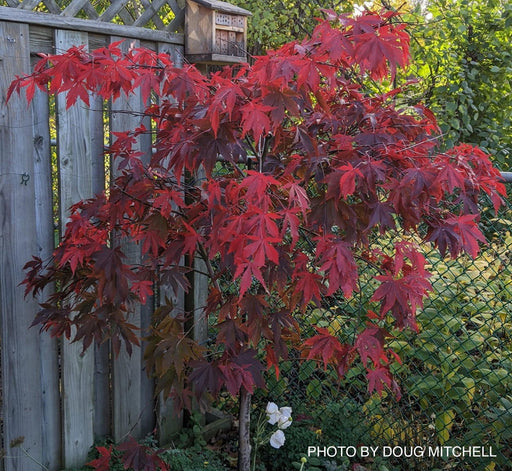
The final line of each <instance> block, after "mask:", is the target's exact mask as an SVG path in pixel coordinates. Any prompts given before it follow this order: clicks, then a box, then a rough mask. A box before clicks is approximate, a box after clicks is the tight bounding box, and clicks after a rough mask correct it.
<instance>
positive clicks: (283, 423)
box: [277, 407, 292, 430]
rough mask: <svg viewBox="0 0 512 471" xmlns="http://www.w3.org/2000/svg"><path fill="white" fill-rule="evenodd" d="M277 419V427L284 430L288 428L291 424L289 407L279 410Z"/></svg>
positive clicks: (290, 409)
mask: <svg viewBox="0 0 512 471" xmlns="http://www.w3.org/2000/svg"><path fill="white" fill-rule="evenodd" d="M279 414H280V415H279V418H278V420H277V426H278V427H279V428H280V429H281V430H284V429H285V428H288V427H289V426H290V425H291V424H292V408H291V407H281V408H280V409H279Z"/></svg>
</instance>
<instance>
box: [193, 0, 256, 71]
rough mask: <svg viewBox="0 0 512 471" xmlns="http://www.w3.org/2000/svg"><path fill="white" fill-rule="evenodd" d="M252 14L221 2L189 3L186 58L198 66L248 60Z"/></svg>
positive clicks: (201, 0) (204, 0)
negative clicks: (248, 18) (248, 35)
mask: <svg viewBox="0 0 512 471" xmlns="http://www.w3.org/2000/svg"><path fill="white" fill-rule="evenodd" d="M250 15H251V12H250V11H248V10H245V9H243V8H240V7H237V6H235V5H231V4H230V3H227V2H221V1H218V0H187V6H186V11H185V56H186V58H187V60H189V61H190V62H193V63H195V64H236V63H240V62H245V61H246V60H247V53H246V45H247V17H248V16H250Z"/></svg>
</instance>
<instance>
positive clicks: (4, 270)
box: [0, 22, 43, 471]
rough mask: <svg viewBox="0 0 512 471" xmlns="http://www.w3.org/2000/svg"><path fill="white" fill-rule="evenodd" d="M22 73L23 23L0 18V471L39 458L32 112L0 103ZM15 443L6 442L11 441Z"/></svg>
mask: <svg viewBox="0 0 512 471" xmlns="http://www.w3.org/2000/svg"><path fill="white" fill-rule="evenodd" d="M27 71H30V48H29V29H28V25H24V24H18V23H9V22H0V102H1V107H0V143H1V145H0V328H1V334H0V335H1V342H0V348H1V350H2V354H1V356H2V363H1V369H2V375H1V376H2V385H1V389H2V394H3V411H2V416H3V420H4V423H3V428H4V445H5V449H6V450H5V451H6V456H5V457H4V469H5V471H11V470H16V471H24V470H27V471H30V470H33V469H34V468H35V466H36V465H35V464H34V462H33V461H32V459H31V458H30V457H29V456H28V455H30V456H31V457H32V458H33V459H35V460H37V461H42V460H43V449H42V448H43V436H42V435H43V430H42V423H43V405H42V403H43V401H42V399H41V393H42V390H41V362H40V358H41V350H40V348H41V345H40V342H39V332H38V330H37V329H29V326H30V324H31V323H32V321H33V319H34V315H35V313H36V312H37V304H36V302H35V300H33V299H32V298H30V297H29V298H27V299H25V298H24V295H23V291H24V289H23V287H22V286H20V285H19V283H20V282H21V281H22V278H23V266H24V264H25V263H26V262H27V259H28V257H30V255H31V254H35V253H36V252H37V236H36V217H35V205H34V198H35V189H34V181H35V178H34V162H33V151H34V149H33V144H32V116H31V113H30V111H29V109H28V107H27V102H26V100H25V98H24V97H18V96H16V95H14V96H13V97H12V99H11V101H10V102H9V103H6V102H5V97H6V92H7V88H8V86H9V83H10V82H11V80H12V79H13V78H14V76H15V75H16V74H18V75H22V74H23V73H26V72H27ZM15 442H17V443H18V445H19V446H18V447H16V448H11V444H15Z"/></svg>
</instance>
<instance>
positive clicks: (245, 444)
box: [238, 386, 251, 471]
mask: <svg viewBox="0 0 512 471" xmlns="http://www.w3.org/2000/svg"><path fill="white" fill-rule="evenodd" d="M238 419H239V433H238V441H239V449H238V471H250V470H251V395H250V394H249V392H248V391H247V390H246V389H245V388H244V387H243V386H242V388H241V390H240V411H239V416H238Z"/></svg>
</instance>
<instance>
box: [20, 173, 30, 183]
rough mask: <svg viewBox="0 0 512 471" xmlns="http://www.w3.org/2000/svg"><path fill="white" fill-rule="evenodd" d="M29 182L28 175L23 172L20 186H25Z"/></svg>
mask: <svg viewBox="0 0 512 471" xmlns="http://www.w3.org/2000/svg"><path fill="white" fill-rule="evenodd" d="M29 180H30V175H29V174H28V173H27V172H25V173H24V174H22V175H21V182H20V185H25V186H27V183H28V181H29Z"/></svg>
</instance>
